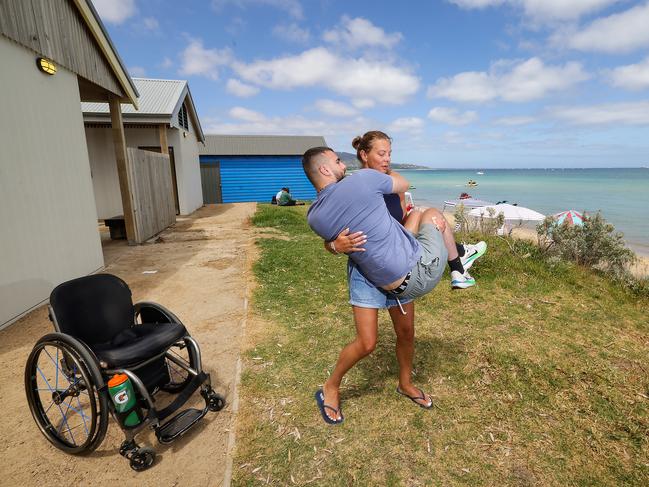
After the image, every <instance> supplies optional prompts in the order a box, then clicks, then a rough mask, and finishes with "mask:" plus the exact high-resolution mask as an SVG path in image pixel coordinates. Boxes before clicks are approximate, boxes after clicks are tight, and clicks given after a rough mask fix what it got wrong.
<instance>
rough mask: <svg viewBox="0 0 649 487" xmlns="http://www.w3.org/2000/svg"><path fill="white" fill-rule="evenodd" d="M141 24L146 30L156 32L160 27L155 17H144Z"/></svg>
mask: <svg viewBox="0 0 649 487" xmlns="http://www.w3.org/2000/svg"><path fill="white" fill-rule="evenodd" d="M142 23H143V24H144V27H145V28H146V29H148V30H158V28H159V27H160V23H159V22H158V19H156V18H155V17H144V19H142Z"/></svg>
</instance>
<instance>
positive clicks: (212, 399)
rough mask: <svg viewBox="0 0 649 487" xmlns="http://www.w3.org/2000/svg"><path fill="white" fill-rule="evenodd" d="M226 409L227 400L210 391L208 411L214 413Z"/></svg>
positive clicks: (208, 394)
mask: <svg viewBox="0 0 649 487" xmlns="http://www.w3.org/2000/svg"><path fill="white" fill-rule="evenodd" d="M224 407H225V399H224V398H223V396H221V394H219V393H217V392H214V391H210V392H208V393H207V409H209V410H210V411H212V412H216V411H220V410H221V409H223V408H224Z"/></svg>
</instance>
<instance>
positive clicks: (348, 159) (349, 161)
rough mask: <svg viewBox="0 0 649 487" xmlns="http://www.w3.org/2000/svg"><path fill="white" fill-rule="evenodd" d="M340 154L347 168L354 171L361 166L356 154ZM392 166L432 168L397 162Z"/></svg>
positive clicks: (400, 167) (398, 167) (397, 167)
mask: <svg viewBox="0 0 649 487" xmlns="http://www.w3.org/2000/svg"><path fill="white" fill-rule="evenodd" d="M336 154H338V157H340V158H341V159H342V160H343V162H344V163H345V165H346V166H347V169H348V170H350V171H354V170H356V169H360V168H361V163H360V162H358V159H356V154H352V153H351V152H336ZM391 167H392V168H393V169H431V168H430V167H426V166H418V165H417V164H403V163H402V164H396V163H392V164H391Z"/></svg>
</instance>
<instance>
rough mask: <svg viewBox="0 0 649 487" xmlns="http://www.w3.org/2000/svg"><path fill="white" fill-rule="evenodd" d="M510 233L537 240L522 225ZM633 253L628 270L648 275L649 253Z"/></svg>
mask: <svg viewBox="0 0 649 487" xmlns="http://www.w3.org/2000/svg"><path fill="white" fill-rule="evenodd" d="M444 216H445V217H446V219H447V220H448V221H449V222H450V223H451V225H455V217H454V216H453V213H452V212H449V211H445V212H444ZM511 235H512V237H514V238H520V239H523V240H529V241H531V242H535V243H536V242H538V237H537V234H536V231H535V230H533V229H531V228H527V227H522V226H518V227H514V228H513V229H512V233H511ZM632 250H634V249H632ZM635 254H636V259H637V260H636V262H635V263H633V264H632V265H631V266H630V267H629V271H630V272H631V273H632V274H633V275H634V276H636V277H648V276H649V255H647V254H642V253H639V252H637V251H635Z"/></svg>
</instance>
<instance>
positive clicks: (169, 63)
mask: <svg viewBox="0 0 649 487" xmlns="http://www.w3.org/2000/svg"><path fill="white" fill-rule="evenodd" d="M173 65H174V63H173V61H172V60H171V58H169V57H165V58H164V59H163V60H162V62H161V63H160V67H161V68H163V69H169V68H171V67H172V66H173Z"/></svg>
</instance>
